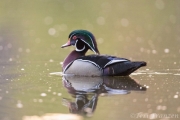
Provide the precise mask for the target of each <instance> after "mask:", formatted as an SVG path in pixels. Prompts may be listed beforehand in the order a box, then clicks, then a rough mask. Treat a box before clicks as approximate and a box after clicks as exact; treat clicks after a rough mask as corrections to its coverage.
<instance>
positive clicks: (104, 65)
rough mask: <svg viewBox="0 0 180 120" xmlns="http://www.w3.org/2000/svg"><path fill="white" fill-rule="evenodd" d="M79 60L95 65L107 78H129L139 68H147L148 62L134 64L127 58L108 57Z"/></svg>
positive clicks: (89, 56) (86, 57)
mask: <svg viewBox="0 0 180 120" xmlns="http://www.w3.org/2000/svg"><path fill="white" fill-rule="evenodd" d="M77 60H81V61H86V62H90V63H92V64H94V65H95V66H97V67H98V68H99V69H101V70H102V72H103V75H105V76H128V75H130V74H131V73H132V72H134V71H135V70H137V69H138V68H140V67H142V66H146V62H143V61H135V62H132V61H130V60H128V59H126V58H119V57H115V56H108V55H88V56H81V57H79V58H78V59H77Z"/></svg>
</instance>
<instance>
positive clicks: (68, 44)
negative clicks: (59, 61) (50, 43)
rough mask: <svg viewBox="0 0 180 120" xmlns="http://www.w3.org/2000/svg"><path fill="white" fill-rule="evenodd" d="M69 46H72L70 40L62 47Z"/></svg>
mask: <svg viewBox="0 0 180 120" xmlns="http://www.w3.org/2000/svg"><path fill="white" fill-rule="evenodd" d="M68 46H71V43H70V40H69V41H68V42H67V43H66V44H64V45H62V46H61V48H64V47H68Z"/></svg>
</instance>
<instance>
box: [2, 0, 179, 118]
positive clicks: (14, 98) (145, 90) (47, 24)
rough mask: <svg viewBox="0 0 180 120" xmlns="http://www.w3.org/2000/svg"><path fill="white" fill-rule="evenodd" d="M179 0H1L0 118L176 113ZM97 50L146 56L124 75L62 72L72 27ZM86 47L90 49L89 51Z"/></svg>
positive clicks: (163, 115) (173, 115)
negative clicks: (84, 32)
mask: <svg viewBox="0 0 180 120" xmlns="http://www.w3.org/2000/svg"><path fill="white" fill-rule="evenodd" d="M179 10H180V1H178V0H174V1H168V0H151V1H142V0H140V1H136V2H134V1H130V0H121V1H119V0H115V1H113V2H111V1H104V0H99V1H95V0H92V1H81V0H76V1H63V0H55V1H50V0H35V1H27V0H22V1H16V2H15V1H13V0H2V1H1V2H0V120H86V119H91V120H99V119H103V120H109V119H111V120H120V119H124V120H129V119H140V120H144V119H160V120H178V119H180V13H179ZM75 29H86V30H89V31H91V32H92V33H94V34H95V36H96V39H97V43H98V48H99V50H100V53H101V54H109V55H115V56H119V57H125V58H128V59H130V60H134V61H135V60H137V61H138V60H143V61H146V62H147V66H146V67H143V68H140V69H139V70H137V71H136V72H134V73H133V74H131V75H130V76H129V77H73V76H62V75H61V72H62V68H61V63H62V61H63V60H64V58H65V57H66V56H67V55H68V54H69V52H70V51H72V50H73V49H74V47H68V48H64V49H61V48H60V46H61V45H63V44H64V43H66V42H67V39H68V35H69V33H70V32H71V31H72V30H75ZM88 54H93V53H92V52H88Z"/></svg>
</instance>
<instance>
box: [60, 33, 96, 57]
mask: <svg viewBox="0 0 180 120" xmlns="http://www.w3.org/2000/svg"><path fill="white" fill-rule="evenodd" d="M71 45H74V46H75V47H76V51H83V50H85V49H87V48H86V47H88V49H90V50H92V51H93V52H95V53H96V54H99V50H98V48H97V43H96V39H95V37H94V35H93V34H92V33H91V32H89V31H87V30H74V31H72V32H71V33H70V34H69V40H68V42H67V43H66V44H64V45H62V48H63V47H67V46H71Z"/></svg>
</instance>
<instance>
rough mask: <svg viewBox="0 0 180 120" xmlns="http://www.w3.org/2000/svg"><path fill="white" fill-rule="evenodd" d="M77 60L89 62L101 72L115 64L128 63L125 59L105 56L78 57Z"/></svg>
mask: <svg viewBox="0 0 180 120" xmlns="http://www.w3.org/2000/svg"><path fill="white" fill-rule="evenodd" d="M77 60H82V61H87V62H90V63H92V64H94V65H95V66H97V67H98V68H100V69H101V70H102V69H104V68H105V67H107V66H109V65H112V64H115V63H120V62H126V61H130V60H128V59H125V58H117V57H115V56H106V55H88V56H82V57H79V58H78V59H77Z"/></svg>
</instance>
